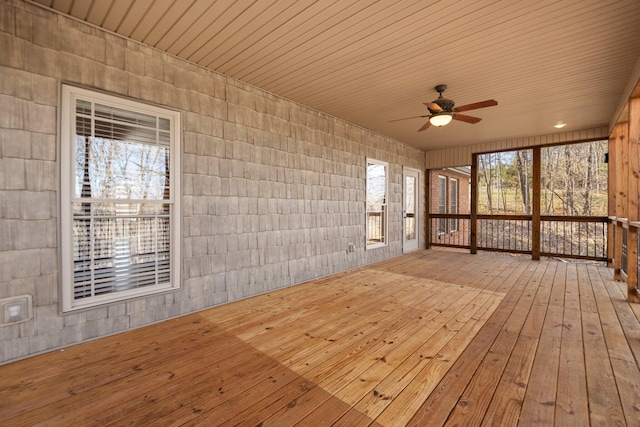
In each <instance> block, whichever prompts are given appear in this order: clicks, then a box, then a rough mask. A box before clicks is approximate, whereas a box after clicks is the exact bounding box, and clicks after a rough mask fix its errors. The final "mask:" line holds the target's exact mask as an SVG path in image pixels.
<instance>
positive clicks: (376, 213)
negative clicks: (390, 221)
mask: <svg viewBox="0 0 640 427" xmlns="http://www.w3.org/2000/svg"><path fill="white" fill-rule="evenodd" d="M388 171H389V164H388V163H385V162H381V161H379V160H373V159H367V188H366V191H367V200H366V205H367V206H366V235H367V246H366V247H367V249H373V248H377V247H381V246H386V245H387V180H388V178H387V175H388Z"/></svg>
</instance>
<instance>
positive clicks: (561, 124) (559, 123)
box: [553, 122, 567, 129]
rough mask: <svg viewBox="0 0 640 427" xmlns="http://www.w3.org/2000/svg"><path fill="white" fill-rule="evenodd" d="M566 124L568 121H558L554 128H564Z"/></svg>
mask: <svg viewBox="0 0 640 427" xmlns="http://www.w3.org/2000/svg"><path fill="white" fill-rule="evenodd" d="M566 125H567V124H566V123H561V122H558V123H556V124H555V125H553V127H554V128H556V129H562V128H563V127H565V126H566Z"/></svg>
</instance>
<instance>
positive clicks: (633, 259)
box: [627, 98, 640, 303]
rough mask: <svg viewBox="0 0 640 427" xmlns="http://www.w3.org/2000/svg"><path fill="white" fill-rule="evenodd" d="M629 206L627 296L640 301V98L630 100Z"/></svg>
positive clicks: (631, 299) (630, 299) (634, 300)
mask: <svg viewBox="0 0 640 427" xmlns="http://www.w3.org/2000/svg"><path fill="white" fill-rule="evenodd" d="M627 140H628V143H629V144H628V155H629V165H628V173H627V177H628V184H627V187H628V193H627V194H628V206H627V218H628V219H629V233H628V234H627V298H628V300H629V302H636V303H637V302H640V294H638V229H637V228H636V227H632V226H631V223H632V222H633V223H635V222H637V221H640V204H639V199H640V195H639V194H638V193H639V192H640V98H632V99H631V100H630V101H629V135H628V138H627Z"/></svg>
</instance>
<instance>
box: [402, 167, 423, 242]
mask: <svg viewBox="0 0 640 427" xmlns="http://www.w3.org/2000/svg"><path fill="white" fill-rule="evenodd" d="M409 176H411V177H414V178H415V186H416V187H415V194H414V203H415V217H414V219H415V236H416V238H415V239H411V240H407V233H406V220H407V212H406V206H407V205H406V203H407V199H406V198H407V177H409ZM419 207H420V171H419V170H418V169H413V168H408V167H403V168H402V252H403V253H406V252H411V251H415V250H417V249H418V248H419V247H420V232H419V230H420V209H419Z"/></svg>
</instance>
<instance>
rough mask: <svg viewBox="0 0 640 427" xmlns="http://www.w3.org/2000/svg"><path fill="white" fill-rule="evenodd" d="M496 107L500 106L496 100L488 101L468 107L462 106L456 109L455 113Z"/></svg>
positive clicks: (468, 105)
mask: <svg viewBox="0 0 640 427" xmlns="http://www.w3.org/2000/svg"><path fill="white" fill-rule="evenodd" d="M494 105H498V101H496V100H494V99H488V100H486V101H481V102H474V103H473V104H467V105H461V106H459V107H455V108H454V109H453V111H454V112H458V111H469V110H477V109H478V108H485V107H493V106H494Z"/></svg>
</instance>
